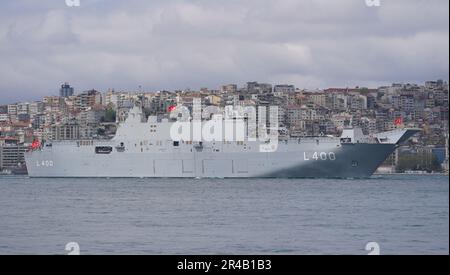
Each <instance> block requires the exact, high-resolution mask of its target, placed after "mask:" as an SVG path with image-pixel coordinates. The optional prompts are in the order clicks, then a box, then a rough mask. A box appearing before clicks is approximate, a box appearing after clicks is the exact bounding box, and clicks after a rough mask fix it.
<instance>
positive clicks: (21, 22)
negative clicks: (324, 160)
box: [0, 0, 449, 104]
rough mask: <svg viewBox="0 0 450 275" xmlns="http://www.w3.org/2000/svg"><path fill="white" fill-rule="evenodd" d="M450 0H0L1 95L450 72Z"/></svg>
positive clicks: (322, 82)
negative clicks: (77, 0)
mask: <svg viewBox="0 0 450 275" xmlns="http://www.w3.org/2000/svg"><path fill="white" fill-rule="evenodd" d="M448 74H449V1H448V0H381V6H379V7H368V6H367V5H366V3H365V0H336V1H329V0H276V1H275V0H272V1H269V0H220V1H219V0H191V1H188V0H184V1H183V0H152V1H149V0H127V1H123V0H81V6H80V7H72V8H70V7H68V6H66V3H65V0H39V1H36V0H2V1H0V104H1V103H9V102H14V101H19V100H34V99H39V98H40V97H42V96H44V95H52V94H57V93H58V86H59V85H60V84H61V83H62V82H65V81H68V82H70V83H71V84H72V85H73V86H75V89H76V92H80V91H82V90H86V89H90V88H96V89H98V90H100V91H105V90H106V89H108V88H115V89H116V90H122V89H123V90H137V89H138V87H139V85H141V86H142V87H143V88H144V89H145V90H148V91H154V90H162V89H170V90H172V89H184V88H191V89H197V88H200V87H210V88H218V87H219V86H220V85H222V84H227V83H237V84H239V85H240V86H242V85H243V84H244V83H245V82H246V81H252V80H255V81H260V82H269V83H274V84H276V83H292V84H295V85H296V86H298V87H302V88H312V89H313V88H326V87H336V86H339V87H347V86H348V87H353V86H355V85H360V86H369V87H376V86H378V85H382V84H389V83H391V82H397V81H398V82H415V83H421V82H423V81H425V80H429V79H438V78H442V79H448Z"/></svg>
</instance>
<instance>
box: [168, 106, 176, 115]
mask: <svg viewBox="0 0 450 275" xmlns="http://www.w3.org/2000/svg"><path fill="white" fill-rule="evenodd" d="M176 108H177V106H175V105H170V106H169V107H168V108H167V112H169V113H171V112H173V111H175V109H176Z"/></svg>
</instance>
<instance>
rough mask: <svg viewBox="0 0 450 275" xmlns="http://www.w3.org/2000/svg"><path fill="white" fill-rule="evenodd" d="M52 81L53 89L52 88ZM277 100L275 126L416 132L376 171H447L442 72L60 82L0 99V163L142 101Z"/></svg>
mask: <svg viewBox="0 0 450 275" xmlns="http://www.w3.org/2000/svg"><path fill="white" fill-rule="evenodd" d="M56 91H57V89H55V93H56ZM194 98H201V99H202V105H204V106H217V107H219V108H221V110H223V109H224V107H225V106H230V105H231V106H255V107H257V106H278V123H279V126H280V129H282V131H281V132H282V133H283V134H284V135H286V136H289V137H293V138H300V137H304V136H321V135H339V134H340V132H341V131H342V130H343V129H344V128H345V127H351V126H352V127H360V128H362V130H363V132H364V133H365V134H368V135H370V134H375V133H377V132H382V131H389V130H392V129H395V128H398V127H414V128H421V129H422V132H421V133H420V134H418V135H417V136H415V137H414V138H413V140H411V141H410V142H409V143H408V144H405V145H403V146H402V147H400V148H398V149H397V150H396V152H395V153H394V154H393V155H392V156H391V157H389V159H388V160H386V162H385V163H384V164H383V165H382V167H380V169H379V172H380V173H394V172H407V173H426V172H446V171H448V123H449V113H448V109H449V86H448V82H446V81H444V80H437V81H426V82H425V83H423V84H408V83H407V84H404V83H394V84H392V85H391V86H383V87H378V88H375V89H373V88H366V87H355V88H328V89H323V90H319V89H318V90H306V89H300V88H298V87H295V86H294V85H286V84H283V85H272V84H268V83H258V82H247V83H246V84H245V85H243V87H239V86H238V85H236V84H228V85H224V86H222V87H220V88H219V89H209V88H202V89H200V90H195V91H194V90H189V89H186V90H176V91H144V90H143V89H142V88H139V89H138V90H136V91H115V90H114V89H110V90H108V91H106V92H103V93H102V92H100V91H97V90H95V89H92V90H88V91H82V92H78V93H76V92H75V88H74V87H72V86H70V84H68V83H64V84H62V85H61V87H60V88H59V94H58V95H49V96H45V97H44V98H43V99H42V100H41V101H35V102H18V103H14V104H3V105H2V104H1V103H0V171H2V173H26V167H25V165H24V163H25V161H24V153H25V152H26V151H27V150H29V148H30V145H31V144H32V143H33V141H35V140H39V141H41V142H42V141H45V142H52V141H64V140H91V139H108V138H111V137H113V136H114V133H115V131H116V129H117V125H118V123H120V122H122V121H124V119H125V118H126V117H127V113H128V111H129V110H130V109H131V108H132V107H133V106H135V104H138V103H139V104H141V106H142V107H143V109H144V111H145V114H146V115H147V116H149V115H156V116H158V117H160V118H164V117H168V116H169V112H170V108H171V106H176V105H184V106H187V107H190V108H192V103H193V99H194Z"/></svg>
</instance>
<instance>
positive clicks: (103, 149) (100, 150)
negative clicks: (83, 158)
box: [95, 146, 113, 154]
mask: <svg viewBox="0 0 450 275" xmlns="http://www.w3.org/2000/svg"><path fill="white" fill-rule="evenodd" d="M112 150H113V148H112V147H111V146H97V147H95V153H96V154H111V152H112Z"/></svg>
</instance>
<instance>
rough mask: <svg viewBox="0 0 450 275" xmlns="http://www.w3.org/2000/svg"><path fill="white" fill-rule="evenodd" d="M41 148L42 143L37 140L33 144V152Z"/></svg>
mask: <svg viewBox="0 0 450 275" xmlns="http://www.w3.org/2000/svg"><path fill="white" fill-rule="evenodd" d="M39 147H41V143H40V142H39V140H37V139H35V140H34V141H33V143H31V150H36V149H38V148H39Z"/></svg>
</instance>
